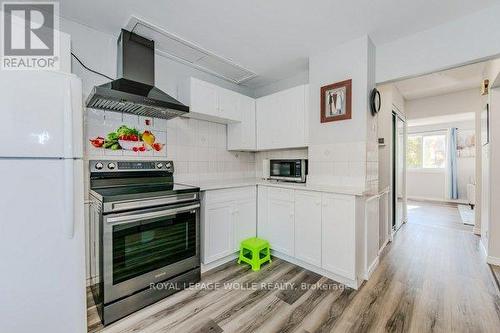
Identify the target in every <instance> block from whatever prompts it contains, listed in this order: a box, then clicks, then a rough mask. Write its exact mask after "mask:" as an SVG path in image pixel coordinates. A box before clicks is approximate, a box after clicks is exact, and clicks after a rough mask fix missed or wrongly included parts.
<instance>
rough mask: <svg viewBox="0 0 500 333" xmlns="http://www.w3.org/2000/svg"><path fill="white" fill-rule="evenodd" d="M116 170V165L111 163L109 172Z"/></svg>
mask: <svg viewBox="0 0 500 333" xmlns="http://www.w3.org/2000/svg"><path fill="white" fill-rule="evenodd" d="M115 168H116V164H114V163H113V162H111V163H109V164H108V169H109V170H114V169H115Z"/></svg>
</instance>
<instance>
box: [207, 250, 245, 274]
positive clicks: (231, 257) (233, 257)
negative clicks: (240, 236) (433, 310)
mask: <svg viewBox="0 0 500 333" xmlns="http://www.w3.org/2000/svg"><path fill="white" fill-rule="evenodd" d="M236 258H238V252H235V253H233V254H230V255H228V256H226V257H224V258H220V259H217V260H215V261H212V262H210V263H208V264H203V263H202V264H201V267H200V269H201V273H202V274H203V273H205V272H208V271H209V270H211V269H214V268H216V267H219V266H221V265H224V264H225V263H228V262H230V261H232V260H236Z"/></svg>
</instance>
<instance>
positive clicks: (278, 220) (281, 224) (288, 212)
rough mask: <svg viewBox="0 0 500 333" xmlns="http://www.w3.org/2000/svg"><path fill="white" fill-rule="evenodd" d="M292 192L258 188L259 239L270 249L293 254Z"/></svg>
mask: <svg viewBox="0 0 500 333" xmlns="http://www.w3.org/2000/svg"><path fill="white" fill-rule="evenodd" d="M293 197H294V193H293V190H288V189H281V188H273V187H261V186H259V208H258V209H259V221H258V232H259V237H261V238H263V239H266V240H268V241H269V243H270V244H271V249H273V250H276V251H279V252H281V253H283V254H286V255H289V256H293V254H294V221H295V207H294V200H293Z"/></svg>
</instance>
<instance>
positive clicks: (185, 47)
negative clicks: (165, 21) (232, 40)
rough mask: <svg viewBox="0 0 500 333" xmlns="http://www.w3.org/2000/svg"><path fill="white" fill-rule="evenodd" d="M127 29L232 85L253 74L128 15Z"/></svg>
mask: <svg viewBox="0 0 500 333" xmlns="http://www.w3.org/2000/svg"><path fill="white" fill-rule="evenodd" d="M126 29H127V30H129V31H131V32H133V33H136V34H137V35H140V36H142V37H145V38H148V39H151V40H154V41H155V52H156V53H157V54H159V55H162V56H165V57H168V58H171V59H173V60H176V61H179V62H182V63H184V64H186V65H188V66H191V67H194V68H197V69H200V70H202V71H204V72H207V73H210V74H213V75H215V76H218V77H221V78H223V79H226V80H228V81H231V82H234V83H236V84H240V83H243V82H245V81H248V80H250V79H252V78H254V77H256V76H257V74H255V73H253V72H251V71H249V70H248V69H245V68H243V67H241V66H239V65H237V64H235V63H234V62H232V61H230V60H228V59H225V58H223V57H221V56H218V55H216V54H214V53H212V52H210V51H207V50H205V49H203V48H201V47H199V46H197V45H195V44H193V43H191V42H188V41H186V40H184V39H182V38H180V37H178V36H175V35H173V34H171V33H170V32H167V31H165V30H163V29H161V28H160V27H158V26H155V25H153V24H150V23H148V22H146V21H144V20H141V19H139V18H137V17H135V16H132V17H131V18H130V20H129V22H128V24H127V27H126Z"/></svg>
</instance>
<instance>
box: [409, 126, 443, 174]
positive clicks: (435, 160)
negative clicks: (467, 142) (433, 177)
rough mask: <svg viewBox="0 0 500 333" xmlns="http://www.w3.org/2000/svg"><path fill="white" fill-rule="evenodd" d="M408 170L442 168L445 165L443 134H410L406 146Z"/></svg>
mask: <svg viewBox="0 0 500 333" xmlns="http://www.w3.org/2000/svg"><path fill="white" fill-rule="evenodd" d="M407 148H408V149H407V164H408V168H410V169H438V168H444V167H445V163H446V135H445V134H410V135H408V144H407Z"/></svg>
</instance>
